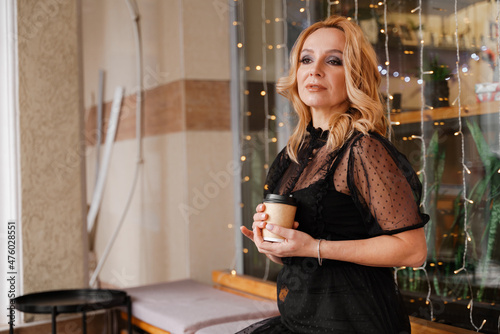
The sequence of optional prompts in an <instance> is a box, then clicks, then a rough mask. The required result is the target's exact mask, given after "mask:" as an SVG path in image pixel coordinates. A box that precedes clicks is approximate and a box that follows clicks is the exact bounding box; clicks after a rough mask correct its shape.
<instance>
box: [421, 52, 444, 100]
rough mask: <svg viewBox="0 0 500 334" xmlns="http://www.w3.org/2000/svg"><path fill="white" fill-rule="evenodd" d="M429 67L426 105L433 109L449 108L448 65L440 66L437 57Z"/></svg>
mask: <svg viewBox="0 0 500 334" xmlns="http://www.w3.org/2000/svg"><path fill="white" fill-rule="evenodd" d="M427 67H428V69H427V70H426V72H427V74H426V75H424V81H425V86H424V97H425V104H426V105H428V106H430V107H432V108H441V107H449V106H450V101H449V96H450V89H449V87H448V80H449V79H450V75H451V71H450V68H449V67H448V65H444V64H440V63H439V59H438V57H437V56H436V57H434V58H433V59H432V60H431V62H430V63H429V64H428V66H427Z"/></svg>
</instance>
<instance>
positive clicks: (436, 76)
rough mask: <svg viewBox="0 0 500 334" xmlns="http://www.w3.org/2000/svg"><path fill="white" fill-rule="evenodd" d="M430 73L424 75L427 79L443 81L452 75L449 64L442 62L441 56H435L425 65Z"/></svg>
mask: <svg viewBox="0 0 500 334" xmlns="http://www.w3.org/2000/svg"><path fill="white" fill-rule="evenodd" d="M424 68H426V70H425V71H426V72H427V73H428V74H426V75H424V80H426V81H443V80H446V79H448V78H449V77H450V75H451V70H450V68H449V66H448V65H445V64H440V63H439V57H438V56H435V57H434V58H432V59H431V61H430V62H429V63H428V64H426V65H425V66H424Z"/></svg>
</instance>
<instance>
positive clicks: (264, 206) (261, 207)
mask: <svg viewBox="0 0 500 334" xmlns="http://www.w3.org/2000/svg"><path fill="white" fill-rule="evenodd" d="M255 211H257V212H264V211H266V205H265V204H264V203H260V204H259V205H257V207H256V208H255Z"/></svg>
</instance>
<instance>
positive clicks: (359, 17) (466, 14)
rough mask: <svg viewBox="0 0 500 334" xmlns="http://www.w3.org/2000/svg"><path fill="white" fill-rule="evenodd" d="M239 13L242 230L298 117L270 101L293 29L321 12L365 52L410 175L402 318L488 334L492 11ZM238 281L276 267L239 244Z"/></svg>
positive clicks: (413, 5)
mask: <svg viewBox="0 0 500 334" xmlns="http://www.w3.org/2000/svg"><path fill="white" fill-rule="evenodd" d="M230 2H231V4H232V5H233V4H234V5H235V6H237V13H238V15H237V18H236V19H235V21H234V22H233V27H234V29H235V30H236V31H237V34H236V35H237V36H238V39H239V41H238V43H237V45H234V46H233V47H234V48H237V50H238V52H237V54H238V59H237V62H238V64H239V74H240V80H239V82H233V85H236V87H237V89H238V92H239V96H240V101H241V103H240V107H239V110H233V115H234V116H235V117H238V119H239V120H240V129H239V130H240V136H239V137H240V153H241V156H240V157H239V159H240V160H241V164H242V174H241V182H242V183H241V191H242V193H241V196H242V203H241V210H242V211H241V214H242V217H243V218H242V219H243V221H242V222H241V223H242V224H244V225H246V226H248V227H250V226H251V224H252V216H253V213H254V212H255V207H256V206H257V204H259V203H260V202H261V201H262V194H263V187H264V179H265V175H266V173H267V169H268V167H269V165H270V164H271V163H272V161H273V158H274V156H275V155H276V154H277V153H278V152H279V150H281V148H283V147H284V146H285V145H286V141H287V138H288V136H289V135H290V133H291V131H292V130H293V127H294V125H295V122H296V119H295V116H294V113H293V110H292V109H291V107H290V105H289V104H288V102H287V101H286V100H284V99H283V98H282V97H280V96H278V95H277V94H276V93H275V83H276V80H277V79H278V78H279V77H281V76H283V75H284V74H285V73H287V71H288V64H287V62H288V54H289V51H290V49H291V47H292V46H293V42H294V41H295V39H296V38H297V36H298V34H299V33H300V31H301V30H302V29H303V28H305V27H307V26H308V25H309V24H311V23H312V22H315V21H317V20H320V19H322V18H325V17H327V16H328V15H330V14H337V15H344V16H347V17H350V18H351V19H352V20H356V21H357V22H358V24H359V25H360V26H361V28H362V29H363V31H364V32H365V34H366V36H367V38H368V39H369V40H370V42H371V43H372V44H373V46H374V48H375V50H376V52H377V55H378V59H379V64H380V65H379V71H380V73H381V75H382V85H381V87H380V92H381V94H382V96H383V98H384V103H385V106H386V109H387V117H388V119H389V120H390V122H391V125H392V127H391V131H390V139H391V141H392V142H393V143H394V144H395V145H396V147H397V148H398V149H399V150H400V151H401V152H403V153H404V154H405V155H406V156H407V157H408V159H409V161H410V162H411V163H412V165H413V166H414V168H415V170H416V171H418V174H419V176H420V179H421V181H422V184H423V189H424V203H423V209H424V210H425V212H427V213H428V214H429V215H430V216H431V221H430V222H429V224H428V225H427V226H426V234H427V243H428V259H427V262H426V263H425V265H424V266H423V267H421V268H394V273H395V277H396V279H397V281H398V284H399V286H400V288H401V290H402V291H403V293H404V296H405V300H406V303H407V306H408V309H409V311H410V313H411V315H414V316H417V317H421V318H425V319H429V320H434V321H438V322H443V323H448V324H452V325H455V326H459V327H463V328H469V329H473V330H479V331H480V332H484V333H497V332H498V328H499V321H500V319H499V315H500V306H499V305H498V303H499V302H500V301H499V299H500V298H499V296H500V289H499V287H500V226H499V225H500V115H499V110H500V102H499V101H500V84H499V83H498V81H499V75H498V69H499V67H498V64H497V61H498V55H499V52H498V50H499V49H500V36H499V33H498V32H499V28H498V27H499V23H498V22H497V18H498V13H499V11H500V4H499V1H474V0H457V1H450V0H421V1H417V0H411V1H403V0H386V1H370V0H359V1H354V0H351V1H348V0H339V1H332V0H328V1H327V0H324V1H319V0H318V1H313V0H308V1H304V0H302V1H301V0H288V1H285V0H261V1H255V0H252V1H249V0H247V1H244V0H236V1H234V0H231V1H230ZM242 251H243V267H244V273H245V274H248V275H252V276H256V277H259V278H264V279H268V280H275V278H276V275H277V272H278V271H279V269H280V266H278V265H275V264H273V263H269V262H268V261H266V257H265V256H264V255H262V254H259V253H258V252H257V250H256V249H255V247H254V246H253V244H252V243H251V242H250V241H249V240H246V239H245V240H244V241H243V250H242Z"/></svg>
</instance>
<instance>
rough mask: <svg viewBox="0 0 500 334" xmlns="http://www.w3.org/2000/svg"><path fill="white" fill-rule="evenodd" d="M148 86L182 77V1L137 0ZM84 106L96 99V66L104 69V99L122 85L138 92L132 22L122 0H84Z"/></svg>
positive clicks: (148, 87) (89, 104) (144, 72)
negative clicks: (180, 4)
mask: <svg viewBox="0 0 500 334" xmlns="http://www.w3.org/2000/svg"><path fill="white" fill-rule="evenodd" d="M138 4H139V12H140V25H141V35H142V45H143V48H142V53H143V60H144V63H143V73H142V80H143V85H144V88H145V89H152V88H154V87H156V86H158V85H162V84H165V83H168V82H172V81H176V80H179V79H180V78H182V68H183V65H182V63H183V60H182V48H181V46H180V45H181V44H180V42H181V38H180V33H181V31H182V30H181V29H180V27H179V25H180V20H179V16H180V15H179V11H180V9H179V1H175V0H148V1H138ZM82 7H83V9H82V22H83V24H82V25H83V51H84V58H83V59H84V71H85V73H84V74H85V87H84V92H85V100H84V101H85V108H89V107H91V106H93V105H95V104H96V103H97V96H98V71H99V69H103V70H104V71H105V72H106V79H105V89H104V90H105V101H111V100H112V98H113V93H114V89H115V87H117V86H124V87H125V92H126V95H131V94H134V93H135V92H136V87H137V73H136V49H135V41H134V35H133V34H134V33H133V22H132V20H131V17H130V13H129V10H128V7H127V4H126V2H125V1H123V0H103V1H102V0H85V1H84V2H83V5H82Z"/></svg>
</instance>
